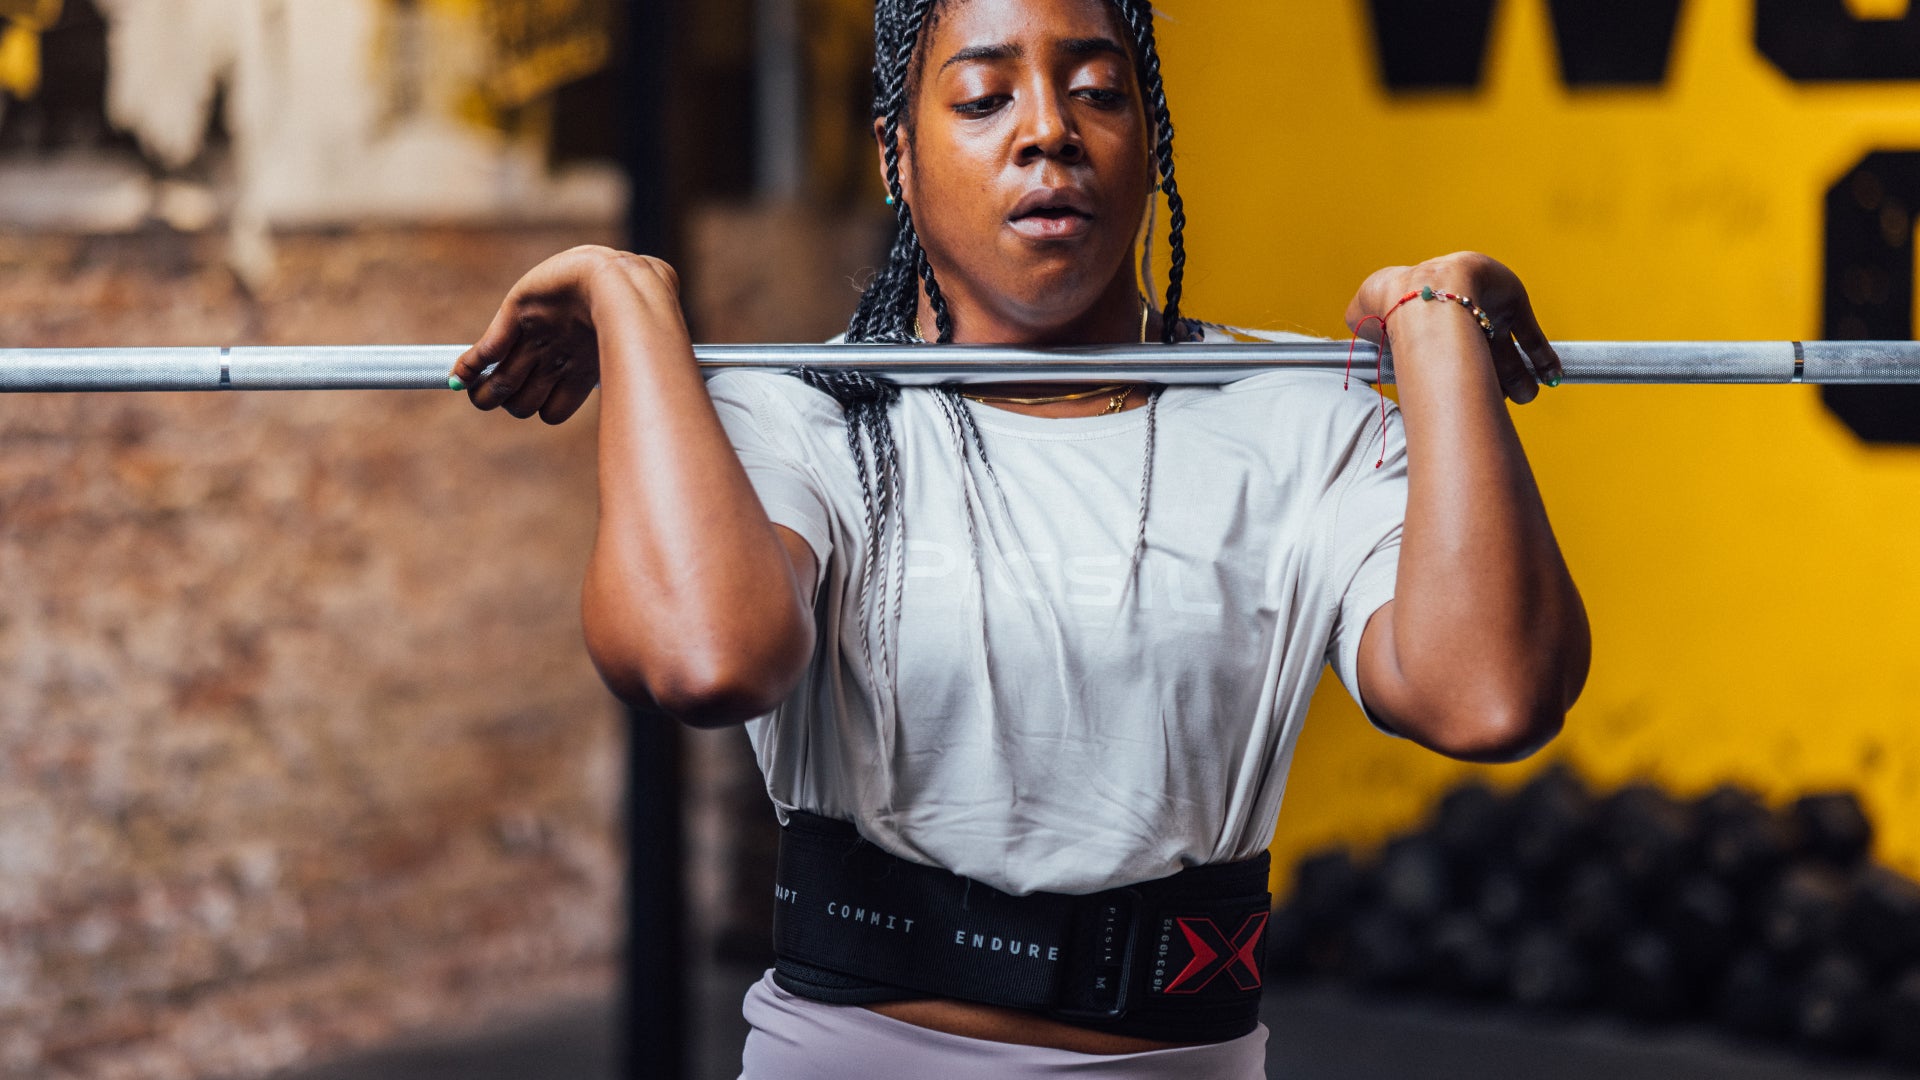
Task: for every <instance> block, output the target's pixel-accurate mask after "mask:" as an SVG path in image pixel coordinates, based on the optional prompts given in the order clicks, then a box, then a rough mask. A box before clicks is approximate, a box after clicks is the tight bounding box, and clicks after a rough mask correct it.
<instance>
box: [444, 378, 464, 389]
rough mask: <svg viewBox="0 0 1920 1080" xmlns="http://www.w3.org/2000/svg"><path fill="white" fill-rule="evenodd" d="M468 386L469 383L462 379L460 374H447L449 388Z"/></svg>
mask: <svg viewBox="0 0 1920 1080" xmlns="http://www.w3.org/2000/svg"><path fill="white" fill-rule="evenodd" d="M466 388H467V384H466V383H463V382H461V381H460V376H458V375H449V376H447V389H449V390H465V389H466Z"/></svg>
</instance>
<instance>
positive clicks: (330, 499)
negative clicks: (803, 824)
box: [0, 0, 1920, 1078]
mask: <svg viewBox="0 0 1920 1080" xmlns="http://www.w3.org/2000/svg"><path fill="white" fill-rule="evenodd" d="M1159 6H1160V11H1161V23H1160V34H1161V42H1162V46H1163V48H1164V51H1165V58H1166V70H1167V80H1168V88H1169V94H1170V97H1171V103H1172V107H1173V114H1174V117H1175V119H1176V122H1177V123H1178V125H1179V131H1180V138H1179V142H1178V147H1179V152H1180V161H1181V169H1180V178H1181V185H1182V190H1183V192H1184V193H1185V194H1186V196H1187V204H1188V209H1189V213H1190V215H1191V223H1190V225H1189V231H1188V242H1189V249H1190V252H1191V261H1190V263H1189V277H1188V283H1189V284H1188V290H1187V297H1188V300H1187V307H1188V309H1189V310H1190V311H1191V312H1194V313H1196V314H1199V315H1201V316H1203V317H1205V318H1209V319H1212V320H1217V321H1224V322H1231V323H1236V324H1240V325H1246V326H1256V327H1266V328H1272V329H1285V330H1301V331H1307V332H1311V333H1318V334H1326V335H1330V336H1338V335H1342V334H1343V333H1344V328H1343V326H1342V325H1341V321H1340V320H1341V313H1342V311H1343V309H1344V307H1345V304H1346V301H1347V298H1348V296H1349V295H1350V293H1351V292H1352V290H1353V288H1354V287H1355V286H1356V285H1357V284H1358V283H1359V281H1360V280H1361V279H1362V278H1363V277H1364V276H1365V275H1366V274H1367V273H1368V272H1370V271H1371V270H1373V269H1375V268H1377V267H1380V266H1384V265H1391V264H1398V263H1407V262H1413V261H1416V260H1418V259H1420V258H1423V257H1425V256H1429V255H1433V254H1439V253H1443V252H1447V251H1451V250H1457V249H1463V248H1473V249H1478V250H1483V251H1487V252H1490V253H1492V254H1494V255H1496V256H1497V257H1499V258H1501V259H1502V260H1504V261H1506V262H1507V263H1509V264H1510V265H1512V266H1513V267H1515V268H1516V269H1517V270H1518V271H1519V273H1520V274H1521V276H1522V277H1523V278H1524V279H1525V280H1526V281H1527V282H1528V283H1529V285H1530V287H1531V289H1532V292H1533V297H1534V302H1535V306H1536V308H1537V310H1538V311H1539V313H1540V315H1541V318H1542V320H1543V322H1544V324H1545V325H1546V327H1547V330H1548V332H1549V333H1550V334H1553V335H1556V336H1559V337H1563V338H1567V339H1634V338H1646V339H1663V338H1673V339H1687V338H1704V339H1712V338H1820V337H1828V338H1838V337H1850V338H1910V337H1912V336H1913V308H1914V295H1915V280H1914V273H1913V266H1914V253H1913V248H1912V245H1913V240H1914V234H1915V221H1914V217H1913V213H1914V209H1915V208H1916V207H1920V11H1914V10H1910V9H1909V6H1908V4H1907V3H1906V2H1905V0H1500V2H1496V0H1367V2H1362V0H1282V2H1271V3H1237V4H1236V3H1224V2H1220V0H1162V2H1161V4H1160V5H1159ZM870 26H871V7H870V5H869V4H868V3H865V2H863V0H699V2H695V0H329V2H327V3H318V2H314V0H0V346H25V345H47V346H59V345H73V346H77V345H180V344H236V345H238V344H255V343H270V344H298V343H356V342H364V343H373V342H396V343H398V342H460V341H467V340H471V339H472V338H473V337H474V336H476V335H477V334H478V333H479V331H480V330H481V329H482V327H484V325H485V323H486V321H487V319H488V317H489V316H490V314H491V313H492V310H493V308H494V306H495V304H497V302H498V299H499V297H500V296H501V294H502V293H503V292H504V291H505V289H506V288H507V287H508V286H509V285H510V284H511V283H512V282H513V280H514V279H515V278H516V277H517V276H518V275H519V273H520V272H522V271H523V270H524V269H526V268H527V267H529V266H531V265H532V264H533V263H534V262H536V261H538V260H539V259H540V258H542V257H544V256H545V255H547V254H550V253H552V252H554V251H557V250H560V249H562V248H564V247H567V246H570V245H573V244H579V243H612V244H624V245H628V246H631V247H633V248H635V249H637V250H644V251H649V252H652V253H656V254H661V255H664V256H666V257H668V258H670V259H672V260H673V261H674V262H675V263H676V264H677V265H678V266H679V267H680V268H681V270H682V272H683V275H684V276H685V278H686V281H687V297H688V301H687V303H688V308H689V317H690V319H691V321H692V323H693V326H694V329H695V336H696V338H697V339H700V340H705V341H755V340H762V341H768V340H770V341H781V340H818V339H821V338H824V337H826V336H828V335H830V334H832V333H834V332H835V331H837V330H838V329H839V328H840V327H841V326H842V325H843V324H844V321H845V318H846V316H847V315H848V313H850V312H851V310H852V307H853V305H854V302H855V300H856V298H857V295H858V294H857V287H858V285H859V284H860V283H861V282H862V281H863V280H864V277H863V275H864V273H865V272H868V271H870V270H871V268H872V267H873V266H874V265H875V264H876V263H877V262H878V261H879V259H880V257H881V254H882V247H881V245H882V244H883V242H884V239H885V235H886V229H887V224H888V220H889V219H888V216H887V214H886V212H885V209H884V207H883V206H881V196H882V192H881V190H880V186H879V182H878V178H877V176H876V166H875V162H874V153H873V149H872V146H871V140H870V136H869V134H868V127H867V102H868V97H869V92H870V90H869V73H868V65H869V62H870V50H871V29H870ZM1161 265H1164V260H1162V262H1161ZM1516 419H1517V422H1518V424H1519V426H1520V429H1521V433H1522V436H1523V438H1524V439H1525V442H1526V445H1527V447H1528V450H1529V453H1530V456H1531V459H1532V461H1533V464H1534V467H1535V470H1536V472H1537V474H1538V475H1539V478H1540V482H1541V486H1542V488H1543V490H1544V491H1545V493H1546V498H1547V502H1548V507H1549V510H1550V512H1551V513H1552V515H1553V519H1554V523H1555V526H1556V529H1557V531H1558V533H1559V535H1560V538H1561V541H1562V544H1563V547H1564V549H1565V551H1566V553H1567V556H1568V559H1569V561H1570V563H1571V565H1572V567H1573V570H1574V573H1575V577H1576V579H1577V580H1578V581H1579V582H1580V584H1581V586H1582V589H1583V592H1584V594H1585V597H1586V600H1587V603H1588V606H1589V610H1590V613H1591V616H1592V620H1593V626H1594V634H1595V640H1596V651H1595V658H1594V668H1593V676H1592V680H1591V682H1590V683H1589V685H1588V687H1587V690H1586V694H1585V696H1584V697H1583V699H1582V700H1581V703H1580V705H1579V706H1578V708H1577V709H1576V710H1575V712H1574V714H1573V716H1572V717H1571V718H1570V720H1569V723H1568V727H1567V731H1566V734H1565V735H1563V736H1562V737H1561V739H1560V740H1559V741H1558V742H1557V743H1556V744H1554V745H1553V746H1552V747H1550V748H1549V749H1548V750H1547V751H1545V752H1544V753H1542V754H1541V755H1540V756H1539V757H1537V758H1536V759H1534V760H1532V761H1529V762H1526V763H1522V764H1519V765H1514V766H1504V767H1498V768H1485V767H1469V766H1464V765H1460V764H1457V763H1453V762H1449V761H1446V760H1443V759H1441V758H1438V757H1436V756H1433V755H1431V754H1427V753H1425V752H1422V751H1419V750H1417V749H1414V748H1412V747H1409V746H1407V745H1405V744H1402V743H1399V742H1395V741H1393V740H1389V739H1386V738H1384V737H1382V736H1380V735H1379V734H1377V733H1376V732H1374V731H1373V730H1372V729H1371V728H1369V727H1368V726H1367V725H1366V723H1365V722H1364V721H1363V720H1362V718H1361V717H1360V716H1359V715H1358V713H1357V711H1356V710H1355V708H1354V707H1353V705H1352V704H1351V702H1350V700H1349V699H1348V698H1347V696H1346V694H1345V692H1344V691H1343V690H1341V688H1340V687H1339V686H1338V684H1337V683H1335V682H1334V681H1333V680H1332V679H1331V678H1329V679H1326V680H1325V681H1324V683H1323V686H1322V688H1321V692H1320V694H1319V696H1318V697H1317V698H1316V700H1315V705H1314V711H1313V715H1312V717H1311V719H1310V721H1309V722H1308V724H1307V726H1306V730H1305V733H1304V735H1303V736H1302V739H1301V742H1300V750H1299V755H1298V757H1297V759H1296V761H1295V764H1294V768H1293V774H1292V785H1291V788H1292V789H1291V791H1290V792H1289V795H1288V798H1287V802H1286V809H1285V810H1284V812H1283V813H1282V816H1281V822H1280V826H1279V831H1278V834H1277V835H1276V838H1275V843H1274V854H1275V868H1276V869H1275V889H1276V897H1277V899H1278V900H1279V901H1280V902H1281V904H1282V907H1281V909H1280V916H1279V917H1278V918H1277V919H1276V920H1275V922H1274V924H1273V927H1274V928H1273V935H1272V943H1271V944H1272V946H1273V948H1272V953H1273V956H1272V962H1273V965H1274V971H1273V980H1272V984H1271V985H1272V987H1273V990H1272V993H1271V994H1270V1000H1269V1006H1270V1007H1269V1009H1268V1017H1267V1020H1268V1023H1269V1025H1270V1026H1271V1027H1273V1029H1274V1031H1275V1038H1274V1055H1275V1056H1274V1058H1273V1061H1274V1065H1273V1074H1274V1075H1275V1076H1276V1077H1278V1076H1288V1077H1296V1076H1297V1077H1313V1078H1329V1077H1348V1076H1351V1077H1363V1076H1389V1075H1391V1076H1408V1075H1414V1076H1454V1075H1459V1076H1487V1075H1531V1076H1565V1077H1575V1076H1629V1075H1644V1076H1661V1077H1682V1076H1744V1077H1753V1076H1781V1077H1787V1076H1814V1075H1820V1076H1827V1075H1836V1076H1837V1075H1849V1076H1865V1075H1878V1074H1879V1073H1881V1072H1884V1071H1887V1070H1897V1069H1899V1068H1901V1067H1903V1063H1904V1066H1905V1067H1915V1066H1920V974H1917V972H1920V967H1915V965H1916V964H1920V889H1917V888H1916V887H1915V886H1914V885H1913V883H1912V880H1911V879H1912V876H1913V875H1915V874H1917V873H1920V727H1917V726H1916V724H1915V722H1914V721H1915V717H1914V715H1913V714H1914V703H1915V702H1916V700H1920V659H1916V653H1915V641H1916V634H1915V629H1916V627H1915V618H1916V617H1915V614H1914V611H1915V603H1914V601H1915V598H1916V597H1920V568H1917V567H1916V564H1915V563H1914V561H1913V560H1912V559H1911V558H1909V557H1908V555H1909V553H1910V551H1911V547H1912V542H1911V537H1912V535H1913V533H1914V531H1915V529H1916V527H1917V526H1920V508H1917V507H1916V501H1915V493H1916V492H1920V451H1916V449H1915V446H1916V444H1920V397H1916V396H1915V395H1914V394H1912V393H1910V392H1900V391H1889V390H1876V389H1871V388H1869V389H1859V390H1851V391H1847V392H1828V393H1822V392H1821V391H1820V390H1818V389H1815V388H1810V387H1793V388H1787V387H1764V388H1678V387H1653V388H1593V387H1571V386H1570V387H1564V388H1561V389H1559V390H1557V391H1550V392H1548V393H1547V394H1545V395H1544V396H1543V397H1542V399H1541V400H1540V401H1539V402H1537V403H1536V404H1533V405H1530V406H1528V407H1526V408H1524V409H1518V410H1516ZM593 432H594V416H593V414H592V412H591V411H589V412H587V413H585V414H583V415H582V416H581V417H580V418H578V419H577V420H575V421H574V422H572V423H570V424H568V425H566V426H564V427H562V428H559V429H548V428H545V427H543V426H540V425H538V424H531V425H529V424H517V423H514V422H512V421H510V420H508V419H507V418H505V417H504V416H502V415H485V416H483V415H479V414H476V413H474V412H472V411H471V410H470V409H467V408H466V407H465V405H464V404H463V403H462V402H461V401H459V400H458V399H455V398H452V397H450V396H440V395H434V394H406V393H386V394H356V393H333V394H306V395H287V396H275V395H266V394H251V395H231V396H225V395H218V396H215V395H209V396H192V395H178V396H176V395H149V396H138V395H124V396H100V397H82V396H29V395H22V396H15V397H10V398H6V399H0V1075H5V1076H21V1077H61V1078H65V1077H143V1078H144V1077H162V1078H175V1077H177V1078H203V1077H204V1078H229V1077H231V1078H251V1077H264V1076H269V1075H275V1076H279V1075H288V1076H308V1077H315V1078H319V1077H345V1076H441V1075H447V1076H452V1075H460V1076H501V1077H506V1076H522V1077H533V1076H546V1075H554V1076H562V1075H564V1076H611V1075H630V1076H654V1075H661V1076H666V1075H674V1074H676V1073H683V1074H685V1075H699V1076H732V1075H734V1072H735V1071H736V1070H737V1066H738V1039H739V1038H740V1036H741V1034H742V1032H743V1029H742V1027H741V1025H740V1021H739V1018H738V998H739V994H740V992H741V991H742V990H743V989H744V986H745V985H746V983H747V982H748V981H751V979H752V978H753V977H754V976H755V975H756V974H757V972H758V970H759V969H760V968H761V967H762V966H763V965H764V964H765V962H766V960H767V953H768V948H769V947H768V942H767V929H766V928H767V925H768V921H769V919H770V911H769V907H768V897H767V885H768V883H769V881H770V878H771V831H772V827H773V826H772V815H771V813H770V812H769V807H768V806H767V804H766V801H765V797H764V795H763V794H762V793H761V792H760V787H759V778H758V776H757V774H756V773H755V772H754V770H753V766H752V763H751V759H750V758H749V757H748V755H747V753H746V744H745V738H744V735H743V734H742V733H740V732H738V731H733V732H722V733H710V732H674V731H672V729H670V728H667V727H665V726H663V725H661V724H659V723H657V722H652V721H650V720H649V719H648V718H643V717H642V718H628V717H626V716H624V715H623V714H622V712H621V711H620V710H619V708H618V707H617V705H616V704H615V703H614V702H613V701H612V700H611V699H610V698H609V697H608V696H607V695H606V693H605V692H604V690H603V689H602V688H601V687H600V684H599V682H598V680H597V679H596V678H595V677H594V674H593V672H592V670H591V668H590V666H589V665H588V664H587V662H586V659H585V656H584V652H583V649H582V646H581V642H580V636H579V632H578V629H577V600H576V597H577V590H578V587H579V578H580V572H581V568H582V566H583V564H584V558H585V551H586V545H587V542H588V539H589V536H590V530H591V526H592V520H593V517H592V515H593V513H594V506H593ZM629 720H633V721H634V722H633V723H629ZM629 794H631V796H632V801H631V804H629V801H628V795H629ZM629 806H631V810H629ZM629 847H631V849H632V852H633V858H632V859H631V860H629V859H628V856H627V852H628V849H629ZM629 873H631V874H632V875H633V879H634V887H633V888H632V889H628V888H627V887H626V886H625V885H624V884H623V883H624V882H625V881H626V880H627V875H628V874H629ZM676 881H677V884H676ZM669 886H673V888H674V890H675V891H674V893H673V895H672V896H669V895H667V894H666V893H663V892H662V891H661V890H663V889H666V888H667V887H669ZM679 890H684V891H683V892H682V891H679ZM623 897H625V899H623ZM674 897H681V898H682V899H683V901H684V902H675V900H674ZM682 920H684V922H683V921H682ZM630 927H635V928H638V929H635V930H633V931H632V935H633V940H635V941H636V942H638V943H639V944H638V945H637V946H636V947H635V948H633V949H631V950H628V949H625V947H624V945H623V943H624V942H625V941H626V940H628V938H629V933H630V931H629V928H630ZM623 973H625V974H623ZM623 985H624V986H626V987H627V990H626V991H624V992H623V991H622V989H621V987H622V986H623ZM663 1000H664V1001H668V1002H669V1003H670V1004H668V1005H667V1006H665V1007H664V1012H663V1011H662V1008H663V1007H662V1006H661V1005H660V1002H662V1001H663ZM662 1016H665V1017H666V1018H667V1019H669V1020H670V1021H672V1023H671V1024H670V1025H668V1027H670V1028H672V1030H671V1031H668V1032H666V1033H665V1034H663V1033H662V1030H661V1026H660V1025H659V1024H658V1022H657V1021H658V1020H659V1019H660V1017H662ZM649 1017H651V1018H652V1020H649V1019H648V1018H649ZM623 1036H624V1040H625V1041H624V1046H625V1049H624V1050H620V1049H618V1047H620V1046H622V1045H623V1043H622V1041H621V1040H622V1037H623ZM680 1036H684V1038H681V1037H680Z"/></svg>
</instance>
